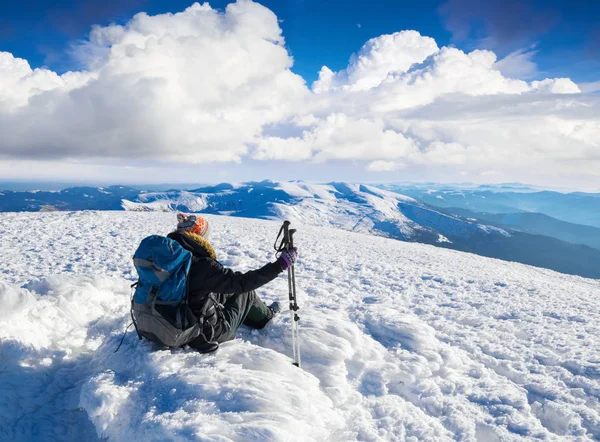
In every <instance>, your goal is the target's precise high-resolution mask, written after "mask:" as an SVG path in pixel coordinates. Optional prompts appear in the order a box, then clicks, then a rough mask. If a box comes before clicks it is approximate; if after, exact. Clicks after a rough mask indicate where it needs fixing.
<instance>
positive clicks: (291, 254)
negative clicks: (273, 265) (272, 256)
mask: <svg viewBox="0 0 600 442" xmlns="http://www.w3.org/2000/svg"><path fill="white" fill-rule="evenodd" d="M297 258H298V249H297V248H296V247H293V248H291V249H289V250H284V251H283V252H281V255H279V258H277V263H278V264H279V265H280V266H281V270H287V269H288V268H290V267H291V266H292V265H293V264H294V263H295V262H296V259H297Z"/></svg>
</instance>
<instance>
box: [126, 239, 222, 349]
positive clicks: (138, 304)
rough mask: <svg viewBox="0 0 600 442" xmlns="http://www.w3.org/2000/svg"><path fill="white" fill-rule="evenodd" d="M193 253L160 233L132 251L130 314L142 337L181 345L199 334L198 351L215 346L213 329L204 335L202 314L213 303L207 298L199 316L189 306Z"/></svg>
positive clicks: (143, 241) (169, 345) (170, 344)
mask: <svg viewBox="0 0 600 442" xmlns="http://www.w3.org/2000/svg"><path fill="white" fill-rule="evenodd" d="M191 264H192V253H191V252H189V251H188V250H186V249H184V248H183V247H182V246H181V245H180V244H179V243H178V242H177V241H175V240H172V239H170V238H165V237H163V236H159V235H152V236H149V237H147V238H144V239H143V240H142V242H141V243H140V245H139V247H138V248H137V250H136V251H135V254H134V255H133V265H134V266H135V269H136V270H137V273H138V276H139V279H138V281H137V282H136V283H135V284H134V285H133V286H132V287H135V292H134V293H133V296H132V298H131V318H132V319H133V324H134V325H135V329H136V331H137V333H138V336H139V338H140V340H141V339H142V337H144V338H146V339H148V340H150V341H152V342H155V343H157V344H159V345H163V346H166V347H180V346H182V345H185V344H187V343H189V342H190V341H192V340H194V339H197V338H200V339H199V340H198V341H200V342H199V344H200V345H197V344H198V341H196V342H195V343H194V347H195V348H198V349H199V350H200V351H201V352H204V353H206V352H210V351H214V350H216V349H217V348H218V346H219V345H218V344H217V343H216V342H214V341H211V340H212V339H213V337H214V336H213V335H214V330H212V328H211V330H212V331H211V333H209V336H208V337H207V336H205V335H204V316H205V314H206V312H207V310H208V309H209V308H210V307H211V305H214V304H212V303H211V301H212V302H213V303H214V300H213V299H212V298H210V297H208V298H207V300H206V302H205V305H204V307H203V309H202V311H201V314H200V316H199V317H197V316H196V315H194V313H192V310H191V309H190V308H189V299H188V290H187V276H188V273H189V270H190V266H191Z"/></svg>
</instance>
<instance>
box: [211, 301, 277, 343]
mask: <svg viewBox="0 0 600 442" xmlns="http://www.w3.org/2000/svg"><path fill="white" fill-rule="evenodd" d="M216 300H217V302H219V303H220V304H222V305H223V308H222V309H220V310H221V311H220V314H219V320H218V322H217V326H216V327H215V337H214V339H215V340H216V341H217V342H219V343H221V342H225V341H229V340H230V339H233V338H234V337H235V333H236V332H237V330H238V328H240V326H241V325H242V324H244V325H247V326H248V327H252V328H258V329H260V328H263V327H264V326H265V325H267V322H269V320H270V319H271V310H270V309H269V307H267V305H266V304H265V303H264V302H263V301H262V300H261V299H260V298H259V297H258V295H257V294H256V292H255V291H254V290H252V291H251V292H246V293H238V294H234V295H217V296H216Z"/></svg>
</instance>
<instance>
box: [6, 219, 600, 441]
mask: <svg viewBox="0 0 600 442" xmlns="http://www.w3.org/2000/svg"><path fill="white" fill-rule="evenodd" d="M207 218H208V219H209V222H210V223H211V225H212V229H211V230H212V235H211V239H212V242H213V244H214V246H215V248H216V250H217V253H218V256H219V259H220V260H221V261H222V262H223V263H224V264H225V265H228V266H231V267H233V268H235V269H236V270H241V271H244V270H250V269H253V268H257V267H259V266H260V265H262V264H264V263H266V262H267V261H269V260H272V259H273V252H272V244H273V240H274V237H275V235H276V233H277V230H278V228H279V226H280V224H279V223H278V222H274V221H264V220H248V219H242V218H229V217H222V216H211V215H208V216H207ZM174 224H175V219H174V215H173V214H172V213H171V214H166V213H139V212H72V213H27V214H24V213H3V214H1V215H0V232H1V235H0V248H1V250H2V251H3V253H2V254H1V255H0V272H1V277H0V305H1V306H2V315H1V316H0V440H2V441H46V440H48V441H50V440H52V441H73V440H86V441H95V440H114V441H137V440H139V441H142V440H144V441H146V440H151V441H165V440H175V441H184V440H185V441H188V440H202V441H206V440H211V441H224V440H239V441H241V440H244V441H245V440H275V441H283V440H286V441H295V440H301V441H305V440H306V441H313V440H314V441H347V440H361V441H404V440H431V441H444V440H464V441H470V440H473V441H474V440H485V441H494V440H498V441H513V440H514V441H518V440H537V439H545V440H572V441H585V440H598V439H599V438H600V402H599V400H600V350H599V348H600V346H599V345H598V344H599V342H598V336H599V332H600V330H599V329H600V325H599V324H600V322H599V320H600V308H599V305H598V301H597V300H598V298H599V297H600V282H599V281H597V280H591V279H585V278H580V277H576V276H568V275H563V274H559V273H555V272H553V271H550V270H544V269H540V268H535V267H530V266H525V265H521V264H516V263H509V262H504V261H499V260H494V259H489V258H483V257H479V256H476V255H471V254H467V253H461V252H455V251H451V250H443V249H439V248H435V247H432V246H427V245H422V244H415V243H403V242H398V241H394V240H389V239H386V238H381V237H374V236H369V235H363V234H360V233H350V232H345V231H340V230H336V229H331V228H325V227H308V226H305V225H297V226H295V227H297V228H298V233H297V236H296V243H297V244H298V246H299V248H300V260H299V262H298V264H297V269H296V273H297V278H298V290H299V293H298V294H299V304H300V306H301V310H300V316H301V318H302V319H301V323H300V339H301V350H302V359H303V369H302V370H299V369H297V368H296V367H294V366H292V364H291V359H290V357H289V356H290V354H291V333H290V332H291V329H290V322H289V321H290V318H289V315H287V314H285V313H286V312H283V314H281V315H279V316H278V317H276V318H275V320H274V321H273V323H271V324H270V325H269V326H268V327H267V328H265V329H264V330H261V331H251V330H249V329H246V328H243V329H242V330H240V332H239V333H238V338H237V339H235V340H234V341H231V342H228V343H226V344H224V345H222V346H221V348H220V349H219V350H218V351H217V352H216V353H214V354H211V355H201V354H198V353H197V352H195V351H193V350H191V349H189V348H184V349H176V350H162V349H159V348H157V347H155V346H153V345H152V344H149V343H147V342H145V341H142V342H138V340H137V337H136V336H135V333H134V332H130V333H129V334H128V335H127V336H126V338H125V341H124V343H123V347H122V348H121V350H119V352H118V353H114V350H115V348H116V347H117V345H118V343H119V340H120V339H121V336H122V333H123V331H124V330H125V328H126V327H127V325H128V324H129V322H130V318H129V314H128V304H129V284H131V282H132V281H133V280H134V278H135V273H134V269H133V267H132V264H131V255H132V254H133V251H134V250H135V248H136V246H137V244H138V243H139V241H140V240H141V239H142V238H143V237H144V236H146V235H149V234H155V233H158V234H166V233H167V232H169V231H170V229H171V228H172V227H173V226H174ZM259 292H260V294H261V296H262V297H263V298H264V299H265V300H266V301H267V302H270V301H273V300H279V301H284V300H285V299H286V297H287V281H286V279H285V277H283V276H282V277H280V278H277V279H276V280H275V281H273V282H272V283H271V284H269V285H267V286H265V287H263V288H261V289H259Z"/></svg>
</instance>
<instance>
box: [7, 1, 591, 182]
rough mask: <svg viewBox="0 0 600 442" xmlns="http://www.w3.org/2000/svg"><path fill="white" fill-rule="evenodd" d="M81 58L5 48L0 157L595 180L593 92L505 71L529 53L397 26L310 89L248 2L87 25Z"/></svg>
mask: <svg viewBox="0 0 600 442" xmlns="http://www.w3.org/2000/svg"><path fill="white" fill-rule="evenodd" d="M73 51H74V54H75V55H76V56H77V58H78V59H79V60H80V61H81V62H83V63H85V64H86V66H87V69H88V70H87V71H82V72H70V73H67V74H64V75H57V74H56V73H54V72H52V71H49V70H46V69H35V70H32V69H31V68H30V66H29V64H28V63H27V62H26V61H25V60H21V59H18V58H15V57H13V56H12V55H11V54H8V53H0V131H1V132H2V134H3V137H2V140H1V141H0V154H2V155H3V156H4V157H12V158H20V159H28V158H29V159H31V158H33V159H36V160H40V159H45V158H46V159H57V158H59V159H70V160H69V161H72V159H73V158H75V159H77V158H78V159H86V161H94V158H98V159H101V160H98V161H99V162H100V163H101V162H104V164H106V161H109V162H110V161H113V162H115V161H119V162H121V163H123V164H128V163H134V162H136V161H137V162H139V161H153V162H159V161H162V162H167V163H169V162H170V163H175V162H176V163H201V162H208V161H222V162H241V163H242V166H243V164H244V162H245V160H246V159H252V160H260V161H269V160H283V161H296V162H297V163H296V164H295V166H294V167H296V168H297V170H299V171H300V170H301V168H302V167H306V168H307V170H308V168H310V167H314V165H315V164H317V163H319V164H321V163H324V162H331V163H332V164H340V163H341V162H344V161H346V162H348V163H353V164H358V165H360V167H361V168H363V169H364V170H367V171H369V172H393V171H396V170H398V169H400V168H403V174H405V173H407V171H410V170H411V168H413V169H414V170H418V171H420V172H422V173H423V174H427V176H429V177H431V176H432V175H433V176H436V174H438V173H440V174H443V175H444V176H445V177H446V178H448V177H449V176H456V177H458V176H460V174H467V176H482V173H485V172H486V171H494V173H495V176H497V177H507V178H508V177H509V178H510V179H511V180H522V181H527V182H533V181H532V179H531V178H530V177H531V176H532V175H535V176H536V177H539V180H538V181H543V180H544V179H546V180H554V181H556V182H558V181H560V180H561V179H562V180H564V183H565V184H568V183H569V180H572V176H573V174H577V175H578V176H579V177H586V178H585V179H586V180H599V178H600V155H599V153H598V152H599V151H600V145H599V143H600V141H599V140H600V117H599V115H600V98H599V97H597V96H594V95H586V94H582V93H580V88H579V87H578V86H577V85H576V84H575V83H573V82H572V81H571V80H570V79H568V78H558V79H544V80H541V81H532V82H527V81H523V80H522V79H515V78H511V77H526V76H528V75H529V74H533V72H534V68H535V65H534V63H533V61H532V56H533V54H534V52H535V51H532V50H521V51H517V52H515V53H513V54H510V55H509V56H507V57H505V58H504V59H502V60H500V61H497V57H496V55H495V54H494V53H493V52H491V51H484V50H475V51H472V52H469V53H467V52H464V51H462V50H460V49H458V48H453V47H443V48H438V46H437V44H436V42H435V41H434V40H433V39H431V38H429V37H425V36H422V35H420V34H419V33H418V32H416V31H402V32H397V33H394V34H391V35H382V36H380V37H377V38H374V39H371V40H369V41H368V42H367V43H365V45H364V46H363V47H362V48H361V49H360V51H359V52H358V53H357V54H356V55H353V56H352V57H351V58H350V61H349V64H348V66H347V67H346V68H345V69H343V70H341V71H339V72H333V71H332V70H330V69H329V68H327V67H326V66H324V67H323V68H322V69H321V72H320V74H319V79H318V80H317V81H316V82H315V83H314V84H313V86H312V90H309V89H308V88H307V87H306V84H305V83H304V80H303V79H302V78H301V77H300V76H298V75H296V74H294V73H293V71H292V70H291V68H292V62H293V60H292V58H291V56H290V54H289V53H288V52H287V50H286V48H285V45H284V39H283V36H282V33H281V29H280V28H279V23H278V21H277V18H276V16H275V15H274V14H273V13H272V12H271V11H269V10H268V9H267V8H265V7H263V6H261V5H258V4H256V3H253V2H251V1H249V0H239V1H238V2H237V3H233V4H230V5H229V6H228V7H227V8H226V10H225V11H224V12H219V11H217V10H214V9H212V8H211V7H210V6H208V4H203V5H199V4H197V3H196V4H194V5H193V6H191V7H190V8H188V9H186V10H185V11H184V12H181V13H178V14H164V15H157V16H148V15H147V14H144V13H141V14H138V15H136V16H135V17H134V18H133V19H132V20H131V21H130V22H129V23H127V24H126V25H124V26H117V25H112V26H108V27H94V28H93V29H92V32H91V33H90V38H89V40H88V41H86V42H80V43H79V44H78V45H76V46H74V48H73ZM588 89H589V88H588ZM303 163H305V164H306V166H303V165H302V164H303ZM297 176H298V177H300V178H301V177H302V173H301V172H298V175H297ZM483 176H487V175H483ZM543 177H546V178H543ZM332 179H335V177H332Z"/></svg>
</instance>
